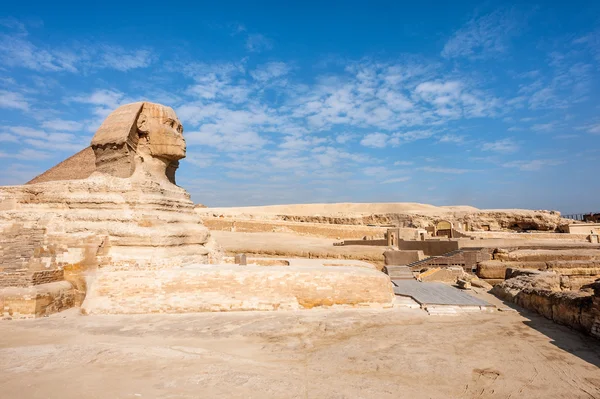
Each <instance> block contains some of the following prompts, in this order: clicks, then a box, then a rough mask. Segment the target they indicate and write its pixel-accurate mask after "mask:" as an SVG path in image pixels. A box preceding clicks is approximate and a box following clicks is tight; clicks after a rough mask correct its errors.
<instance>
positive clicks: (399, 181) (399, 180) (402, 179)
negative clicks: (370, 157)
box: [381, 176, 411, 184]
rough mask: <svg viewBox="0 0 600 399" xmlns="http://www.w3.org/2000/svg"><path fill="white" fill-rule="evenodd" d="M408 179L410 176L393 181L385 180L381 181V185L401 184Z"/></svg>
mask: <svg viewBox="0 0 600 399" xmlns="http://www.w3.org/2000/svg"><path fill="white" fill-rule="evenodd" d="M410 179H411V177H410V176H402V177H396V178H393V179H387V180H384V181H382V182H381V183H382V184H392V183H403V182H406V181H409V180H410Z"/></svg>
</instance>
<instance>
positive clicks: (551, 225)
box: [196, 202, 569, 231]
mask: <svg viewBox="0 0 600 399" xmlns="http://www.w3.org/2000/svg"><path fill="white" fill-rule="evenodd" d="M196 212H197V213H199V214H200V215H202V216H203V217H221V216H223V217H230V218H236V219H240V220H242V219H252V220H283V221H295V222H310V223H327V224H348V225H368V224H375V225H393V226H399V227H416V228H425V227H428V226H431V225H434V224H435V223H437V222H439V221H442V220H445V221H449V222H451V223H453V224H456V225H458V224H459V223H461V224H463V225H467V224H468V225H469V226H470V228H471V229H474V230H484V229H492V230H541V231H554V230H556V229H557V228H558V226H560V225H563V224H566V223H569V221H568V220H566V219H563V218H561V217H560V213H559V212H556V211H545V210H525V209H487V210H482V209H477V208H474V207H471V206H434V205H428V204H419V203H401V202H399V203H335V204H295V205H271V206H251V207H231V208H210V207H209V208H196Z"/></svg>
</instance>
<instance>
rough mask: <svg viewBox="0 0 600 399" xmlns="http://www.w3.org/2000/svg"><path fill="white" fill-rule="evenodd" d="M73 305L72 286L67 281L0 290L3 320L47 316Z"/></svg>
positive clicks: (0, 307)
mask: <svg viewBox="0 0 600 399" xmlns="http://www.w3.org/2000/svg"><path fill="white" fill-rule="evenodd" d="M74 304H75V296H74V291H73V286H72V285H71V284H70V283H69V282H67V281H58V282H53V283H47V284H41V285H37V286H34V287H7V288H2V289H0V310H1V311H2V317H4V318H13V319H25V318H34V317H41V316H47V315H49V314H52V313H57V312H60V311H62V310H65V309H68V308H71V307H73V306H74Z"/></svg>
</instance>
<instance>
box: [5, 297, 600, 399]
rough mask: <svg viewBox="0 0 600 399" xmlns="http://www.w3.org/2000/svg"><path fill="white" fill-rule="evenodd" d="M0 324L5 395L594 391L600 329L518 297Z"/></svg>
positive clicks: (577, 394) (574, 394)
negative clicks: (470, 304)
mask: <svg viewBox="0 0 600 399" xmlns="http://www.w3.org/2000/svg"><path fill="white" fill-rule="evenodd" d="M482 295H487V294H482ZM486 298H487V297H486ZM492 300H493V299H492ZM501 306H502V305H501ZM0 335H1V336H2V337H3V339H2V340H1V341H0V370H1V371H2V372H1V373H0V386H1V387H2V397H5V398H21V399H34V398H62V399H70V398H82V397H85V398H103V399H104V398H157V397H161V398H200V397H217V396H218V397H228V398H597V397H600V369H599V368H598V365H600V344H599V343H598V341H597V340H594V339H593V338H590V337H587V336H584V335H581V334H578V333H576V332H573V331H571V330H569V329H568V328H566V327H563V326H559V325H556V324H554V323H552V322H551V321H549V320H546V319H544V318H543V317H541V316H538V315H536V314H533V313H528V312H526V311H525V312H523V313H522V314H518V313H516V312H512V311H509V312H499V311H496V312H495V313H493V314H490V313H478V314H468V315H461V316H428V315H427V314H426V313H425V312H424V311H422V310H419V309H406V308H394V309H391V310H384V311H381V310H379V311H373V310H355V309H353V310H333V311H332V310H327V311H325V310H314V309H313V310H310V311H299V312H284V311H282V312H250V313H248V312H232V313H204V314H195V315H189V314H188V315H137V316H136V315H107V316H93V317H92V316H81V315H78V314H77V313H76V310H75V309H72V310H69V311H67V312H63V313H60V314H55V315H52V316H50V317H47V318H43V319H38V320H18V321H17V320H13V321H10V322H5V323H0Z"/></svg>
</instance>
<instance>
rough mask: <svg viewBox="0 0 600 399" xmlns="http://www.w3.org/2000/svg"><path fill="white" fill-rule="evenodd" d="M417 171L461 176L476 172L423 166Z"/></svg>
mask: <svg viewBox="0 0 600 399" xmlns="http://www.w3.org/2000/svg"><path fill="white" fill-rule="evenodd" d="M417 169H418V170H422V171H423V172H430V173H447V174H454V175H462V174H464V173H469V172H478V171H477V170H474V169H459V168H442V167H432V166H424V167H421V168H417Z"/></svg>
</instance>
